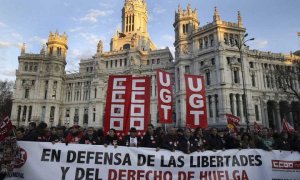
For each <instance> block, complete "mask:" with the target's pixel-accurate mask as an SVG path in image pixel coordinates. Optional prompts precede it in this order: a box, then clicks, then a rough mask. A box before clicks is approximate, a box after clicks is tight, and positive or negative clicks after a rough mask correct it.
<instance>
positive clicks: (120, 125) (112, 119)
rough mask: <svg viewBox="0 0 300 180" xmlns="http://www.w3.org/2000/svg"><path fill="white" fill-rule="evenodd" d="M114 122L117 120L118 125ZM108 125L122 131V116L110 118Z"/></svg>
mask: <svg viewBox="0 0 300 180" xmlns="http://www.w3.org/2000/svg"><path fill="white" fill-rule="evenodd" d="M115 122H119V126H115ZM109 127H110V128H113V129H115V130H117V131H123V118H110V126H109Z"/></svg>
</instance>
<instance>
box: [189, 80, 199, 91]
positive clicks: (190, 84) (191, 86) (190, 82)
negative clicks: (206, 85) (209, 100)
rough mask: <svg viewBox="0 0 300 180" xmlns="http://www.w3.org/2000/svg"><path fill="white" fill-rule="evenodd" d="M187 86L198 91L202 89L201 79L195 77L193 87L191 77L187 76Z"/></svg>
mask: <svg viewBox="0 0 300 180" xmlns="http://www.w3.org/2000/svg"><path fill="white" fill-rule="evenodd" d="M188 83H189V88H190V90H191V91H194V92H200V91H201V90H202V81H201V79H200V78H197V87H196V88H195V87H194V83H193V79H192V78H188Z"/></svg>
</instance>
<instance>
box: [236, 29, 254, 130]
mask: <svg viewBox="0 0 300 180" xmlns="http://www.w3.org/2000/svg"><path fill="white" fill-rule="evenodd" d="M247 36H248V33H246V34H244V35H243V36H241V35H240V36H239V42H238V44H237V47H238V49H239V53H240V60H241V65H242V67H241V68H242V79H243V98H244V101H243V106H244V115H245V118H246V125H247V132H249V130H250V126H249V123H250V122H249V117H248V102H247V91H246V79H245V65H244V60H243V47H244V46H246V42H248V41H253V40H254V38H250V39H246V38H247ZM243 98H242V99H243Z"/></svg>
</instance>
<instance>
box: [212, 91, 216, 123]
mask: <svg viewBox="0 0 300 180" xmlns="http://www.w3.org/2000/svg"><path fill="white" fill-rule="evenodd" d="M211 108H212V112H213V117H212V123H213V124H215V123H216V120H217V112H216V99H215V96H214V95H212V96H211Z"/></svg>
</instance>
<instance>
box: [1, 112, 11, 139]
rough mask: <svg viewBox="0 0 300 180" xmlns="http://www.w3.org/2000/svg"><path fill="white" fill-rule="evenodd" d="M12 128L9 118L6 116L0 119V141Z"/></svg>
mask: <svg viewBox="0 0 300 180" xmlns="http://www.w3.org/2000/svg"><path fill="white" fill-rule="evenodd" d="M12 128H13V125H12V123H11V120H10V119H9V117H8V116H6V117H5V118H4V119H3V120H2V121H0V141H2V140H3V139H4V138H6V137H7V134H8V132H9V131H10V130H11V129H12Z"/></svg>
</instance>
